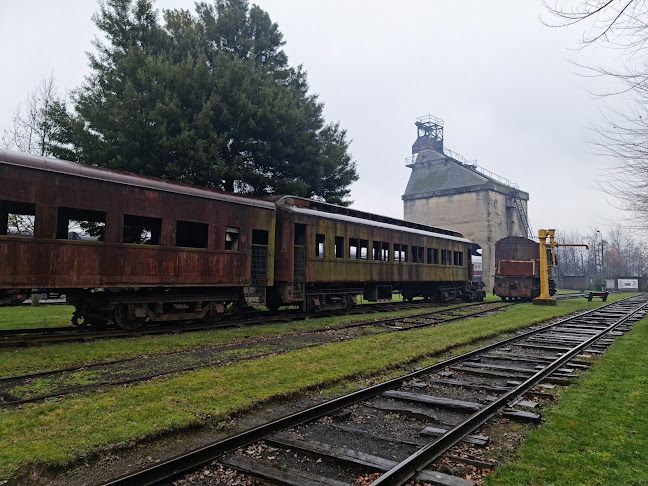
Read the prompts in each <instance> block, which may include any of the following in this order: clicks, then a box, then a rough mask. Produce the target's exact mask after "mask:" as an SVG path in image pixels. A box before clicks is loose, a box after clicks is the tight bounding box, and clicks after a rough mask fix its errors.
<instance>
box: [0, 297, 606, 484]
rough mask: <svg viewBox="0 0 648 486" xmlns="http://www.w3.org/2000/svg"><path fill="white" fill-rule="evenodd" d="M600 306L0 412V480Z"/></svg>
mask: <svg viewBox="0 0 648 486" xmlns="http://www.w3.org/2000/svg"><path fill="white" fill-rule="evenodd" d="M599 305H600V304H597V303H587V302H581V301H572V302H564V303H562V302H561V305H560V306H558V307H544V306H533V305H519V306H513V307H510V308H508V309H507V311H506V312H504V313H501V314H497V315H494V316H489V317H481V318H475V319H471V320H468V321H463V322H455V323H451V324H448V325H446V326H442V327H435V328H426V329H421V330H417V331H409V332H403V333H390V334H381V335H370V336H366V337H362V338H357V339H354V340H351V341H345V342H339V343H330V344H325V345H322V346H318V347H314V348H309V349H302V350H297V351H293V352H289V353H286V354H281V355H276V356H270V357H266V358H262V359H259V360H253V361H246V362H241V363H237V364H233V365H231V366H225V367H221V368H208V369H201V370H198V371H195V372H188V373H184V374H181V375H175V376H172V377H167V378H164V379H156V380H152V381H151V382H148V383H142V384H138V385H135V386H132V387H130V388H117V389H109V390H106V391H103V392H92V393H87V394H83V395H80V396H77V397H72V398H69V399H66V400H63V401H61V402H56V403H52V402H49V403H44V404H33V405H28V406H25V407H24V408H22V409H7V410H2V411H1V412H0V437H1V438H2V443H3V447H2V448H1V449H0V477H3V476H4V477H10V476H12V475H14V474H16V472H17V471H18V469H19V468H20V467H22V466H27V465H34V464H40V465H50V466H60V465H65V464H68V463H71V462H73V461H76V460H78V459H80V458H83V457H87V456H90V455H93V454H95V453H97V452H99V451H103V450H107V449H109V448H111V447H119V446H124V445H127V444H131V443H134V442H136V441H138V440H142V439H146V438H151V437H155V436H158V435H160V434H163V433H164V432H166V431H170V430H174V429H181V428H186V427H191V426H197V425H201V424H205V423H206V422H208V421H210V420H212V421H216V422H218V421H221V420H224V419H225V418H226V417H228V416H230V415H231V414H233V413H237V412H241V411H245V410H248V409H250V408H252V407H253V406H255V405H258V404H261V403H264V402H267V401H270V400H272V399H274V398H277V397H285V396H290V395H292V394H295V393H298V392H301V391H304V390H307V389H313V388H315V387H321V386H326V385H330V384H334V383H338V382H340V381H341V380H344V379H351V378H359V377H366V376H371V375H374V374H376V373H379V372H381V371H383V370H386V369H393V368H395V367H397V366H400V365H404V364H407V363H410V362H412V361H415V360H418V359H420V358H423V357H427V356H430V355H433V354H437V353H441V352H444V351H446V350H449V349H452V348H455V347H457V346H462V345H466V344H469V343H474V342H476V341H478V340H481V339H484V338H488V337H492V336H496V335H498V334H502V333H505V332H511V331H515V330H517V329H521V328H524V327H527V326H529V325H531V324H534V323H538V322H541V321H543V320H546V319H548V318H551V317H555V316H559V315H564V314H565V313H569V312H573V311H575V310H578V309H582V308H593V307H597V306H599Z"/></svg>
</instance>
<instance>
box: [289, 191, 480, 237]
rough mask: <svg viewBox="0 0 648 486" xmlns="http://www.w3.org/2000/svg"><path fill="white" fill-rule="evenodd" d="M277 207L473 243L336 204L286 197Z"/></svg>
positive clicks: (422, 226)
mask: <svg viewBox="0 0 648 486" xmlns="http://www.w3.org/2000/svg"><path fill="white" fill-rule="evenodd" d="M277 206H278V207H281V208H282V209H284V210H287V211H289V212H291V213H295V214H304V215H308V216H315V217H319V218H329V219H334V220H338V221H345V222H347V223H355V224H366V225H370V226H374V227H378V228H385V229H389V230H393V231H403V232H407V233H415V234H419V235H424V236H433V237H435V238H443V239H446V240H452V241H460V242H463V243H471V241H470V240H468V239H466V238H464V237H463V235H462V234H461V233H458V232H456V231H450V230H445V229H441V228H435V227H433V226H426V225H423V224H419V223H414V222H412V221H404V220H401V219H396V218H390V217H387V216H380V215H377V214H371V213H365V212H363V211H357V210H355V209H350V208H345V207H343V206H337V205H335V204H328V203H323V202H320V201H313V200H311V199H305V198H300V197H294V196H284V197H282V198H280V199H279V200H278V201H277Z"/></svg>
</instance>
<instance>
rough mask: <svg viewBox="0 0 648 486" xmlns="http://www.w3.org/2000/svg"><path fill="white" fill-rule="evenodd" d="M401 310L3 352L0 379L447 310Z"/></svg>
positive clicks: (0, 362) (454, 306)
mask: <svg viewBox="0 0 648 486" xmlns="http://www.w3.org/2000/svg"><path fill="white" fill-rule="evenodd" d="M459 306H460V305H459ZM459 306H458V305H456V304H455V305H450V306H447V307H440V308H437V307H435V308H427V309H416V310H411V309H410V310H402V311H396V312H385V313H381V314H377V315H371V316H370V315H347V316H338V317H325V318H318V319H309V320H302V321H293V322H289V323H277V324H263V325H255V326H249V327H247V326H246V327H242V328H224V329H216V330H213V331H198V332H189V333H184V334H163V335H150V336H142V337H134V338H119V339H102V340H96V341H90V342H87V343H60V344H51V345H44V346H42V347H39V348H18V349H17V348H14V349H0V378H4V377H8V376H16V375H20V374H28V373H38V372H42V371H49V370H56V369H61V368H70V367H74V366H86V365H90V364H97V363H103V362H107V361H113V360H119V359H126V358H134V357H137V356H142V355H152V354H157V353H166V352H172V351H183V350H190V349H196V348H202V347H208V346H219V345H223V344H228V343H234V342H240V341H245V340H250V339H263V338H270V337H275V336H281V335H286V334H291V333H298V332H306V331H314V330H321V329H326V328H336V327H341V326H344V325H346V324H351V323H356V322H365V321H371V320H373V319H375V320H380V319H389V318H392V317H403V316H410V315H418V314H426V313H429V312H436V311H440V310H443V309H448V308H457V307H459Z"/></svg>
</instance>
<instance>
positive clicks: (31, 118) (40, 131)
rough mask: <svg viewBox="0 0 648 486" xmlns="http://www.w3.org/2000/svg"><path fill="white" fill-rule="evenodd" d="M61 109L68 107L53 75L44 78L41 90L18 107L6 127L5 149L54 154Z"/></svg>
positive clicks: (38, 89)
mask: <svg viewBox="0 0 648 486" xmlns="http://www.w3.org/2000/svg"><path fill="white" fill-rule="evenodd" d="M62 106H65V97H64V96H62V95H60V94H59V92H58V89H57V88H56V85H55V80H54V75H53V74H52V75H50V76H49V77H43V78H42V79H41V81H40V84H39V85H38V87H37V88H35V89H34V90H32V91H30V92H29V94H28V95H27V98H26V99H25V100H24V101H23V102H22V103H21V104H19V105H18V107H17V108H16V111H15V112H14V116H13V124H12V125H11V126H10V127H8V128H5V130H4V132H3V135H2V145H3V146H4V148H7V149H11V150H19V151H21V152H26V153H30V154H35V155H43V156H46V155H51V153H52V148H53V146H54V145H53V142H54V140H55V136H56V134H57V124H56V120H55V114H56V113H57V110H58V109H60V108H61V107H62Z"/></svg>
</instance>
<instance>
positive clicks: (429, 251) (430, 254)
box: [425, 248, 432, 264]
mask: <svg viewBox="0 0 648 486" xmlns="http://www.w3.org/2000/svg"><path fill="white" fill-rule="evenodd" d="M425 261H426V262H427V263H428V264H429V263H432V248H427V260H425Z"/></svg>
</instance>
